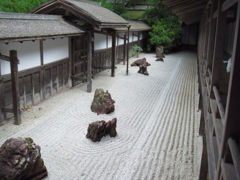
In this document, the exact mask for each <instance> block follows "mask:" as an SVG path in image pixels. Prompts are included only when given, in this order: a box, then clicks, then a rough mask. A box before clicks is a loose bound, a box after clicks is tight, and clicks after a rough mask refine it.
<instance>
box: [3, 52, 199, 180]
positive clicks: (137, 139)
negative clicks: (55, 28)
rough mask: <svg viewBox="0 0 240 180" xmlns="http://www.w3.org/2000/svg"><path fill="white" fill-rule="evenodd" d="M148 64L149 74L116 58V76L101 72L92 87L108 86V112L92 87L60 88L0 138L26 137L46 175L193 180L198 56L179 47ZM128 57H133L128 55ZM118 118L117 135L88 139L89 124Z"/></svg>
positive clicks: (196, 168)
mask: <svg viewBox="0 0 240 180" xmlns="http://www.w3.org/2000/svg"><path fill="white" fill-rule="evenodd" d="M141 57H146V58H147V60H148V61H149V62H150V63H151V64H152V65H151V66H150V67H149V68H148V71H149V74H150V76H144V75H141V74H138V73H137V70H138V68H136V67H131V68H130V75H129V76H126V75H125V67H124V66H123V65H118V66H117V70H116V77H115V78H111V77H109V76H110V72H109V71H105V72H102V73H100V74H99V75H98V76H97V77H96V79H95V80H94V81H93V85H94V88H93V89H95V88H99V87H101V88H104V89H108V90H109V92H110V93H111V94H112V98H113V99H114V100H115V101H116V110H115V112H114V113H112V114H110V115H100V116H97V115H96V114H95V113H92V112H91V111H90V104H91V100H92V98H93V93H90V94H89V93H86V92H85V89H86V87H85V86H83V87H77V88H74V89H71V90H68V91H66V92H63V93H61V94H59V95H57V96H55V97H53V98H51V99H49V100H47V101H45V102H43V103H41V104H39V105H38V106H36V107H34V108H33V110H32V112H28V113H24V115H23V116H24V119H25V120H24V121H23V125H21V126H14V125H12V124H10V123H9V124H5V125H4V126H1V127H0V143H1V144H2V143H3V142H4V141H5V140H6V139H7V138H9V137H19V136H23V137H28V136H31V137H32V138H33V139H34V141H35V142H36V143H37V144H39V145H40V146H41V150H42V156H43V159H44V161H45V164H46V166H47V168H48V171H49V177H48V178H47V179H50V180H55V179H56V180H60V179H63V180H66V179H68V180H72V179H76V180H77V179H94V180H95V179H97V180H99V179H103V180H107V179H109V180H113V179H116V180H119V179H120V180H121V179H122V180H128V179H136V180H137V179H143V180H145V179H156V180H159V179H161V180H165V179H166V180H175V179H177V180H188V179H189V180H194V179H196V180H197V179H198V174H199V168H200V156H201V151H202V139H201V137H199V135H198V129H199V121H200V112H198V99H199V95H198V82H197V60H196V55H195V54H194V53H190V52H181V53H177V54H171V55H168V56H167V57H166V59H165V62H164V63H162V62H155V61H154V60H155V58H154V55H153V54H142V55H141ZM132 60H133V59H132ZM113 117H116V118H117V119H118V124H117V131H118V136H117V137H116V138H110V137H104V138H103V139H102V141H101V142H98V143H93V142H91V141H90V140H89V139H86V138H85V135H86V131H87V127H88V124H89V123H90V122H92V121H96V120H102V119H104V120H110V119H111V118H113Z"/></svg>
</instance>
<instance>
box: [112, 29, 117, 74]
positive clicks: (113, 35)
mask: <svg viewBox="0 0 240 180" xmlns="http://www.w3.org/2000/svg"><path fill="white" fill-rule="evenodd" d="M115 59H116V31H113V34H112V69H111V76H112V77H114V76H115Z"/></svg>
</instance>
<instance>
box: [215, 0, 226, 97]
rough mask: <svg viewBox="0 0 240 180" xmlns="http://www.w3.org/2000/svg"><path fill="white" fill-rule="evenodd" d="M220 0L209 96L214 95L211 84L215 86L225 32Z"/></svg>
mask: <svg viewBox="0 0 240 180" xmlns="http://www.w3.org/2000/svg"><path fill="white" fill-rule="evenodd" d="M221 6H222V0H219V1H218V10H217V13H218V17H217V24H216V34H215V43H214V50H213V64H212V77H211V78H212V79H211V82H212V83H211V97H212V98H213V97H214V93H213V86H217V83H218V78H219V69H220V65H221V63H222V57H223V45H224V44H223V42H224V38H225V37H224V32H225V28H226V27H225V26H226V25H225V24H226V22H225V15H224V13H223V12H222V11H221Z"/></svg>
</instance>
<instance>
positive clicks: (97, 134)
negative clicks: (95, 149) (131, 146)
mask: <svg viewBox="0 0 240 180" xmlns="http://www.w3.org/2000/svg"><path fill="white" fill-rule="evenodd" d="M116 126H117V119H116V118H114V119H112V120H111V121H108V122H105V121H104V120H102V121H96V122H93V123H91V124H89V125H88V130H87V135H86V137H87V138H89V139H91V140H92V141H93V142H96V141H101V139H102V137H103V136H106V135H108V134H109V135H110V137H115V136H116V135H117V131H116Z"/></svg>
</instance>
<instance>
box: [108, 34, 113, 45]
mask: <svg viewBox="0 0 240 180" xmlns="http://www.w3.org/2000/svg"><path fill="white" fill-rule="evenodd" d="M111 47H112V36H108V48H111Z"/></svg>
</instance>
